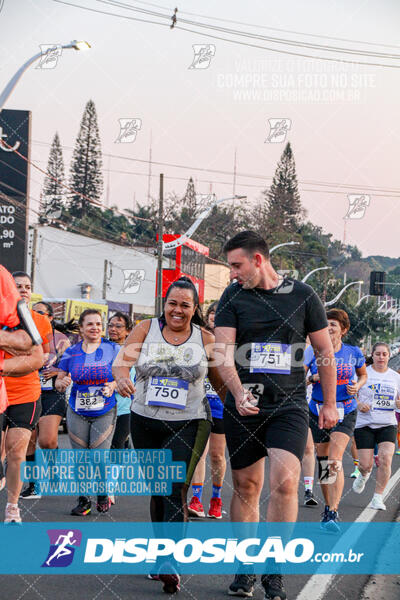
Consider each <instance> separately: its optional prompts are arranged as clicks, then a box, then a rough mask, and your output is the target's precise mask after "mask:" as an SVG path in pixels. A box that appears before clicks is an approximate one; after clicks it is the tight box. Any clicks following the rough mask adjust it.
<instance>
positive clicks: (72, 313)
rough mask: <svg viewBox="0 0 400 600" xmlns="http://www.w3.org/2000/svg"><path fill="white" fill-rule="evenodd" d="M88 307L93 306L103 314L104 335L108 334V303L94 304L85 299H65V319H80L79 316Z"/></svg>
mask: <svg viewBox="0 0 400 600" xmlns="http://www.w3.org/2000/svg"><path fill="white" fill-rule="evenodd" d="M87 308H93V309H95V310H98V311H99V312H100V314H101V321H102V323H103V331H102V335H105V334H106V329H107V317H108V306H107V304H94V303H93V302H85V301H84V300H66V301H65V321H69V320H70V319H76V320H78V319H79V316H80V315H81V314H82V313H83V311H84V310H86V309H87Z"/></svg>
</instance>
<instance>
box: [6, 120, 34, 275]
mask: <svg viewBox="0 0 400 600" xmlns="http://www.w3.org/2000/svg"><path fill="white" fill-rule="evenodd" d="M30 127H31V112H30V111H28V110H8V109H6V110H2V111H1V113H0V255H1V264H2V265H4V266H5V267H6V269H8V270H9V271H10V273H12V272H13V271H26V270H27V268H26V251H27V238H28V221H29V219H28V210H29V171H30V168H29V162H28V161H29V158H30ZM17 153H18V154H17ZM26 159H27V160H26Z"/></svg>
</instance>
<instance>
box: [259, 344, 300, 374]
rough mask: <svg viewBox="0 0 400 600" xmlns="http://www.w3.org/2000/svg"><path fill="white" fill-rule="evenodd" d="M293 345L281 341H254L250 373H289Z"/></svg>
mask: <svg viewBox="0 0 400 600" xmlns="http://www.w3.org/2000/svg"><path fill="white" fill-rule="evenodd" d="M290 366H291V346H290V344H281V343H280V342H266V343H264V342H253V343H252V345H251V358H250V373H276V374H280V375H289V373H290Z"/></svg>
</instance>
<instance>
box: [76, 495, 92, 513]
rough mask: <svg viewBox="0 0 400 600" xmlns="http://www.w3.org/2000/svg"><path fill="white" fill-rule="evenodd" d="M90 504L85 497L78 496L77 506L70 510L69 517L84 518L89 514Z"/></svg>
mask: <svg viewBox="0 0 400 600" xmlns="http://www.w3.org/2000/svg"><path fill="white" fill-rule="evenodd" d="M91 509H92V503H91V501H90V500H89V498H86V496H79V499H78V504H77V506H75V508H73V509H72V510H71V515H73V516H74V517H85V516H86V515H88V514H89V513H90V511H91Z"/></svg>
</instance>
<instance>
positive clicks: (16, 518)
mask: <svg viewBox="0 0 400 600" xmlns="http://www.w3.org/2000/svg"><path fill="white" fill-rule="evenodd" d="M21 521H22V519H21V515H20V514H19V508H18V506H10V505H9V504H7V506H6V513H5V518H4V523H21Z"/></svg>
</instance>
